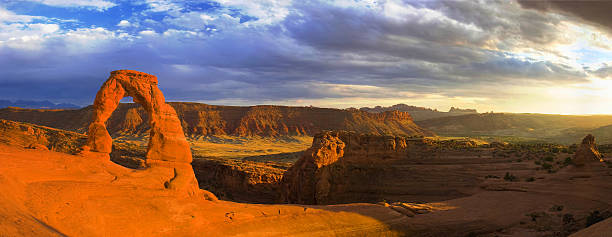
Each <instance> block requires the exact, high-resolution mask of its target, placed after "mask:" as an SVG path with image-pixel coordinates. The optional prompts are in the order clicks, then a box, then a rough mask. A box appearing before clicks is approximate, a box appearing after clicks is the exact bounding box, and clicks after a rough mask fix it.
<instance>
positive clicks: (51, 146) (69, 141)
mask: <svg viewBox="0 0 612 237" xmlns="http://www.w3.org/2000/svg"><path fill="white" fill-rule="evenodd" d="M86 140H87V137H85V136H84V135H83V134H80V133H75V132H70V131H64V130H60V129H55V128H49V127H44V126H39V125H34V124H27V123H20V122H14V121H8V120H2V119H0V143H3V144H7V145H13V146H20V147H26V148H30V149H38V150H52V151H57V152H64V153H71V154H72V153H76V152H77V151H78V150H79V148H80V147H81V146H83V144H85V142H86Z"/></svg>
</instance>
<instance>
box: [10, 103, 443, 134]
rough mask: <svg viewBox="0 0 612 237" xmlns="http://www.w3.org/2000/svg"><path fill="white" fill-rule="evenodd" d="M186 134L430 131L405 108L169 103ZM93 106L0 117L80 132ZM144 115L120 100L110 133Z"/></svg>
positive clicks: (134, 130) (13, 111)
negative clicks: (372, 110)
mask: <svg viewBox="0 0 612 237" xmlns="http://www.w3.org/2000/svg"><path fill="white" fill-rule="evenodd" d="M170 105H172V107H174V108H175V109H176V111H177V113H178V115H179V118H180V119H181V122H182V126H183V129H184V131H185V134H186V135H187V136H189V137H200V136H210V135H232V136H270V137H274V136H284V135H308V136H312V135H314V134H315V133H317V132H320V131H322V130H351V131H357V132H363V133H375V134H392V135H431V133H430V132H429V131H427V130H424V129H422V128H420V127H419V126H417V125H416V124H415V123H414V122H413V121H412V117H411V116H410V115H409V114H408V113H405V112H398V111H389V112H384V113H377V114H373V113H368V112H363V111H359V110H342V109H327V108H315V107H288V106H270V105H261V106H249V107H241V106H216V105H207V104H200V103H182V102H174V103H170ZM91 114H92V107H91V106H88V107H85V108H82V109H77V110H39V109H20V108H6V109H0V118H2V119H7V120H13V121H20V122H28V123H33V124H39V125H44V126H49V127H54V128H60V129H65V130H70V131H77V132H81V133H84V132H86V128H87V126H88V123H89V122H90V118H91ZM147 117H148V116H147V114H146V113H145V111H144V110H143V109H142V107H141V106H139V105H137V104H120V105H119V107H118V108H117V110H116V111H115V112H114V113H113V115H112V116H111V118H110V119H109V121H108V122H107V126H108V129H109V132H110V133H111V135H113V136H119V135H140V134H145V133H147V132H148V129H149V124H148V122H147V121H148V119H147Z"/></svg>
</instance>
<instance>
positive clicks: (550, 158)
mask: <svg viewBox="0 0 612 237" xmlns="http://www.w3.org/2000/svg"><path fill="white" fill-rule="evenodd" d="M553 160H555V158H554V157H553V156H547V157H546V158H544V161H548V162H552V161H553Z"/></svg>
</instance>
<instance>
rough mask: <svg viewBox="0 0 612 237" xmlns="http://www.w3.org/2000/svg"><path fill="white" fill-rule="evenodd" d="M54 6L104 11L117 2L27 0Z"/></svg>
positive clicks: (95, 0) (96, 0)
mask: <svg viewBox="0 0 612 237" xmlns="http://www.w3.org/2000/svg"><path fill="white" fill-rule="evenodd" d="M28 1H31V2H38V3H41V4H45V5H49V6H55V7H81V8H90V9H95V10H98V11H105V10H107V9H109V8H112V7H115V6H117V4H115V3H113V2H110V1H105V0H28Z"/></svg>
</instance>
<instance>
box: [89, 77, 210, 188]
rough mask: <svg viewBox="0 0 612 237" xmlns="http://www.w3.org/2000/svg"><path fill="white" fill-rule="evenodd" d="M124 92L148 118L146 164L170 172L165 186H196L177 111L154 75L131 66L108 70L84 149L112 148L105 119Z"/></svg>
mask: <svg viewBox="0 0 612 237" xmlns="http://www.w3.org/2000/svg"><path fill="white" fill-rule="evenodd" d="M127 96H131V97H132V98H133V99H134V102H136V103H138V104H140V105H142V106H143V107H144V110H145V111H146V112H147V113H148V115H149V118H150V121H149V123H150V127H151V130H150V139H149V145H148V148H147V154H146V163H147V166H149V167H151V168H156V167H162V168H166V169H165V170H166V171H167V172H165V174H169V177H165V183H164V185H165V186H166V188H171V189H183V188H187V189H189V190H191V191H194V190H198V186H197V185H198V184H197V181H196V179H195V175H194V173H193V169H192V167H191V161H192V157H191V150H190V148H189V143H187V140H186V139H185V135H184V134H183V129H182V127H181V123H180V120H179V119H178V116H177V115H176V111H175V110H174V109H173V108H172V107H171V106H170V105H168V104H166V101H165V98H164V95H163V94H162V92H161V90H159V88H158V87H157V77H156V76H154V75H150V74H147V73H143V72H138V71H132V70H117V71H113V72H111V75H110V77H109V78H108V80H106V82H104V84H103V85H102V87H101V88H100V90H99V91H98V93H97V94H96V99H95V101H94V105H93V118H92V122H91V124H90V126H89V131H88V139H87V146H88V148H86V149H88V150H89V151H93V152H99V153H103V154H109V153H110V152H111V151H112V138H111V136H110V135H109V134H108V131H107V130H106V125H105V122H106V121H107V120H108V118H109V117H110V116H111V114H112V113H113V111H114V110H115V109H116V108H117V106H118V105H119V101H120V100H121V99H122V98H124V97H127ZM168 168H169V169H168ZM162 173H164V172H162Z"/></svg>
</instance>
